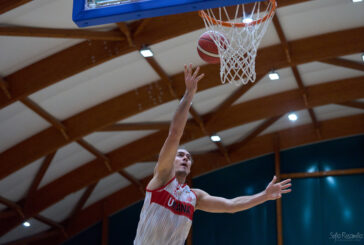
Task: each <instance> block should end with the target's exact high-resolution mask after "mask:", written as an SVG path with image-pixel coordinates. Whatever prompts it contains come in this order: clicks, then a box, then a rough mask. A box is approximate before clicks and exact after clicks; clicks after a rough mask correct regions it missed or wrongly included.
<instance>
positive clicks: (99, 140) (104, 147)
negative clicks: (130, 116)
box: [84, 130, 156, 153]
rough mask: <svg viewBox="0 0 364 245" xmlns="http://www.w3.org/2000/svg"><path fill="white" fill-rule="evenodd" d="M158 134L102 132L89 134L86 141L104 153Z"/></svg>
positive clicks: (140, 131) (145, 132)
mask: <svg viewBox="0 0 364 245" xmlns="http://www.w3.org/2000/svg"><path fill="white" fill-rule="evenodd" d="M154 132H156V130H137V131H121V132H116V131H114V132H100V133H92V134H89V135H88V136H87V137H85V138H84V139H85V140H86V141H87V142H89V143H90V144H91V145H93V146H95V147H96V148H97V149H98V150H99V151H101V152H103V153H109V152H111V151H113V150H115V149H116V148H119V147H121V146H124V145H127V144H129V143H131V142H133V141H135V140H138V139H140V138H142V137H145V136H147V135H149V134H152V133H154Z"/></svg>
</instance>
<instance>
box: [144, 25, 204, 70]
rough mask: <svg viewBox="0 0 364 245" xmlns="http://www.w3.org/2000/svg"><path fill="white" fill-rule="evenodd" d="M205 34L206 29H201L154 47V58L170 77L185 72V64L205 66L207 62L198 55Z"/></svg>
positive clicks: (152, 47)
mask: <svg viewBox="0 0 364 245" xmlns="http://www.w3.org/2000/svg"><path fill="white" fill-rule="evenodd" d="M201 21H202V20H201ZM204 32H205V29H199V30H197V31H193V32H191V33H188V34H185V35H181V36H178V37H175V38H172V39H169V40H167V41H164V42H161V43H157V44H155V45H152V46H151V49H152V51H153V52H154V58H155V59H156V61H157V62H158V63H159V65H160V66H161V67H162V68H163V69H164V71H165V72H166V73H167V74H168V75H170V76H171V75H174V74H177V73H180V72H183V70H184V65H185V64H193V65H194V66H198V65H204V64H205V62H204V61H203V60H202V59H201V58H200V56H199V55H198V53H197V42H198V39H199V37H200V35H201V34H202V33H204ZM186 57H188V58H186Z"/></svg>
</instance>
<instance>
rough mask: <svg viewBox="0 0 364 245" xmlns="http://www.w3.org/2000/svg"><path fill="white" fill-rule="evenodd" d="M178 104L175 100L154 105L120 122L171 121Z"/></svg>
mask: <svg viewBox="0 0 364 245" xmlns="http://www.w3.org/2000/svg"><path fill="white" fill-rule="evenodd" d="M178 104H179V101H177V100H173V101H170V102H168V103H164V104H162V105H159V106H156V107H153V108H152V109H150V110H147V111H144V112H142V113H139V114H136V115H134V116H131V117H128V118H126V119H124V120H121V121H119V123H133V122H164V121H171V120H172V118H173V115H174V112H175V111H176V109H177V107H178ZM189 118H191V115H189Z"/></svg>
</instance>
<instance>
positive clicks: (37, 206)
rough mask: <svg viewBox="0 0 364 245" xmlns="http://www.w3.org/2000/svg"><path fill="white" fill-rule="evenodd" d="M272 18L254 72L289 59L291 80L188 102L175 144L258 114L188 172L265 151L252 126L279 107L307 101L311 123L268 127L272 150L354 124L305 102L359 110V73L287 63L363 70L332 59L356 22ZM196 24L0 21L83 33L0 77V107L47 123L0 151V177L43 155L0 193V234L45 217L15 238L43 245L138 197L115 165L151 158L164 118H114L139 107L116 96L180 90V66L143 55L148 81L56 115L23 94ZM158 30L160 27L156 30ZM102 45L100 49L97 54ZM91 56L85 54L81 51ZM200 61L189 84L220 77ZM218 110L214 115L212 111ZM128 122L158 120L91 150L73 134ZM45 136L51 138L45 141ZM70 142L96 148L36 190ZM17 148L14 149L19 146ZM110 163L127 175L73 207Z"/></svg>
mask: <svg viewBox="0 0 364 245" xmlns="http://www.w3.org/2000/svg"><path fill="white" fill-rule="evenodd" d="M305 1H307V0H295V1H288V0H281V1H278V4H279V6H287V5H290V4H295V3H301V2H305ZM25 2H29V1H10V0H9V1H3V3H1V4H0V12H1V10H3V11H6V10H9V9H11V8H12V7H16V6H18V5H19V4H21V3H25ZM17 4H18V5H17ZM186 20H188V21H186ZM170 22H174V23H175V25H174V26H172V25H170V24H168V23H170ZM273 23H274V26H275V28H276V30H277V33H278V35H279V38H280V40H281V44H279V45H273V46H269V47H265V48H262V49H260V50H259V55H258V57H257V64H256V72H257V76H258V78H261V77H263V76H264V75H265V74H267V72H269V70H271V69H272V64H274V68H275V69H280V68H285V67H291V69H292V72H293V74H294V76H295V79H296V81H297V84H298V87H299V89H295V90H290V91H286V92H281V93H279V94H274V95H270V96H266V97H263V98H259V99H255V100H251V101H248V102H244V103H240V104H237V105H232V104H233V103H234V102H235V101H236V100H237V99H238V98H240V97H241V96H242V95H243V94H244V93H246V92H247V91H248V90H249V89H250V88H251V87H253V86H254V85H255V84H256V83H258V82H259V81H257V82H256V83H255V84H249V85H247V86H243V87H241V88H237V89H236V91H235V92H234V93H233V94H231V96H230V97H228V98H227V99H226V100H225V101H224V102H223V103H221V104H220V106H218V107H217V108H216V109H215V110H214V111H213V112H212V113H209V114H206V115H199V114H198V113H197V112H196V110H195V109H194V108H192V110H191V114H192V115H193V119H191V120H189V122H188V124H187V127H186V131H185V134H184V137H183V139H182V141H183V142H184V143H186V142H189V141H192V140H195V139H198V138H200V137H203V136H206V135H210V134H211V133H212V132H218V131H222V130H225V129H229V128H233V127H236V126H239V125H242V124H245V123H249V122H253V121H257V120H261V119H265V121H264V122H263V123H262V124H261V125H260V126H258V127H257V128H256V130H255V131H254V132H252V133H251V134H250V135H248V137H246V138H244V139H242V140H241V141H240V142H238V143H235V144H233V145H230V146H223V145H221V144H219V145H218V149H219V150H216V151H212V152H207V153H204V154H199V155H195V156H194V159H195V164H194V168H193V170H192V173H193V176H198V175H201V174H204V173H207V172H209V171H212V170H215V169H218V168H221V167H224V166H227V165H229V164H231V163H235V162H239V161H243V160H246V159H249V158H252V157H256V156H260V155H264V154H268V153H271V152H273V151H274V149H273V143H272V142H273V136H274V135H273V134H266V135H263V136H258V135H259V134H260V133H261V132H262V131H263V130H264V129H266V128H267V127H268V126H270V125H271V124H273V123H274V122H275V121H276V120H278V119H279V117H281V116H282V115H283V114H285V113H287V112H289V111H293V110H302V109H307V110H308V111H309V114H310V117H311V119H312V124H310V125H303V126H299V127H296V128H293V129H287V130H283V131H279V132H277V133H276V134H279V136H280V139H281V147H280V148H281V149H282V150H283V149H287V148H291V147H294V146H299V145H303V144H308V143H312V142H317V141H321V140H328V139H333V138H337V137H344V136H348V135H355V134H362V133H364V115H363V114H360V115H355V116H349V117H343V118H337V119H332V120H327V121H322V122H318V121H317V119H316V116H315V114H314V112H313V110H312V108H314V107H317V106H322V105H327V104H342V105H346V106H351V107H356V108H361V109H364V105H363V103H360V102H355V100H357V99H360V98H363V97H364V76H359V77H354V78H348V79H343V80H337V81H330V82H325V83H321V84H318V85H313V86H309V87H305V86H304V85H303V83H302V79H301V77H300V74H299V72H298V70H297V65H300V64H304V63H308V62H313V61H320V62H325V63H329V64H334V65H337V66H343V67H349V68H351V69H356V70H360V71H364V65H363V64H360V63H356V62H352V61H348V60H343V59H340V58H337V57H340V56H344V55H349V54H353V53H358V52H361V51H362V50H363V48H364V46H363V43H364V27H358V28H354V29H349V30H341V31H337V32H332V33H328V34H322V35H317V36H311V37H305V38H303V39H299V40H294V41H287V40H286V37H285V35H284V32H283V30H282V28H281V26H280V23H279V20H278V18H277V17H275V18H274V20H273ZM202 27H203V23H202V22H201V20H200V18H199V17H198V16H197V15H196V14H195V13H186V14H183V15H176V16H165V17H159V18H155V19H153V20H142V21H137V22H133V23H131V24H129V25H126V24H123V23H120V24H118V29H116V30H112V31H108V32H104V33H102V34H100V33H93V32H92V31H84V30H82V31H81V30H80V31H77V30H54V29H46V28H43V29H42V28H34V29H32V28H23V27H0V35H17V36H29V35H30V36H46V37H70V38H80V37H83V38H85V39H89V40H88V41H85V42H82V43H80V44H77V45H75V46H73V47H70V48H67V49H65V50H62V51H60V52H58V53H56V54H54V55H51V56H49V57H47V58H45V59H43V60H41V61H39V62H36V63H34V64H32V65H30V66H28V67H25V68H23V69H21V70H19V71H17V72H15V73H13V74H10V75H8V76H6V77H4V78H2V79H1V82H0V85H1V89H2V91H3V93H0V108H4V107H6V106H7V105H10V104H11V103H13V102H15V101H21V102H22V103H23V104H25V105H26V106H27V107H29V108H30V109H31V110H33V111H35V112H36V113H38V114H39V115H40V116H42V117H43V118H44V119H46V120H47V121H48V122H50V123H51V125H52V127H50V128H47V129H45V130H43V131H42V132H40V133H38V134H36V135H34V136H32V137H30V138H28V139H26V140H24V141H22V142H21V143H19V144H17V145H15V146H13V147H11V148H10V149H8V150H6V151H5V152H3V153H1V154H0V162H1V165H0V179H3V178H5V177H6V176H8V175H10V174H12V173H14V172H15V171H17V170H19V169H21V168H23V167H25V166H27V165H28V164H30V163H32V162H33V161H35V160H37V159H39V158H41V157H43V156H47V157H46V160H45V161H44V163H43V165H42V168H41V170H40V171H39V173H38V175H37V177H36V178H35V179H34V181H33V183H32V186H31V187H30V190H29V192H28V195H27V197H26V198H24V199H22V200H21V201H19V202H18V203H12V202H9V201H8V200H6V199H2V200H0V201H1V202H2V203H6V205H8V206H9V209H7V210H5V211H3V212H1V213H0V219H1V222H0V235H3V234H5V233H7V232H8V231H10V230H11V229H13V228H14V227H16V226H17V225H19V224H21V223H22V222H23V221H24V220H26V219H28V218H31V217H35V218H37V219H39V220H42V221H43V222H46V223H48V224H50V225H51V226H53V227H55V229H52V230H50V231H46V232H43V233H40V234H38V235H36V236H33V237H31V238H26V239H23V240H20V241H18V244H24V243H26V242H36V243H37V244H41V243H42V242H43V243H44V244H47V243H48V244H49V242H50V241H52V243H55V242H56V241H62V240H64V239H65V238H66V237H67V236H72V235H74V234H77V233H78V232H80V231H81V230H83V229H85V228H86V227H88V226H90V225H92V224H94V223H95V222H97V221H99V220H101V219H102V218H103V217H104V216H105V215H110V214H112V213H114V212H116V211H118V210H121V209H123V208H125V207H127V206H128V205H130V204H132V203H134V202H136V201H138V200H141V199H142V198H143V195H142V193H141V192H140V190H141V189H143V186H145V184H146V183H147V181H148V179H149V177H147V178H145V179H143V180H136V179H134V178H133V177H132V176H130V175H128V174H127V173H126V172H125V171H124V170H123V169H124V168H126V167H127V166H129V165H131V164H133V163H135V162H138V161H143V160H148V159H155V156H156V154H158V152H159V150H160V147H161V145H162V143H163V141H164V139H165V136H166V134H167V130H168V123H139V124H121V125H114V124H115V123H116V122H118V121H120V120H122V119H124V118H127V117H130V116H132V115H135V114H138V113H140V112H141V111H140V108H139V107H138V106H137V104H133V103H125V101H127V102H130V101H138V103H139V104H141V105H142V108H143V110H148V109H151V108H153V107H155V106H158V105H161V104H163V103H166V102H169V101H172V100H175V99H176V98H179V97H181V95H182V94H183V90H184V87H183V74H182V73H180V74H176V75H174V76H172V77H169V76H168V75H167V74H166V73H165V72H164V71H163V69H162V68H161V67H160V66H159V64H158V63H157V62H156V60H154V59H153V58H147V59H146V60H147V62H148V63H149V64H150V65H151V67H152V68H153V69H154V70H155V71H156V72H157V73H158V75H159V76H160V80H158V81H154V82H153V81H151V83H150V84H148V85H145V86H142V87H139V88H138V89H136V90H133V91H130V92H126V93H124V94H121V95H119V96H118V97H115V98H112V99H110V100H107V101H105V102H103V103H101V104H98V105H96V106H94V107H92V108H89V109H87V110H85V111H82V112H80V113H78V114H76V115H74V116H72V117H70V118H67V119H65V120H63V121H59V120H57V119H56V118H54V117H52V116H51V115H49V114H48V113H47V112H46V111H44V110H43V109H42V108H40V107H39V106H38V105H37V104H35V103H34V102H33V101H31V100H30V99H29V98H27V96H29V95H30V94H32V93H34V92H36V91H39V90H41V89H43V88H45V87H47V86H50V85H52V84H54V83H57V82H60V81H62V80H63V79H65V78H67V77H69V76H72V75H75V74H77V73H79V72H81V71H84V70H85V69H89V68H91V67H94V66H96V65H99V64H101V63H103V62H106V61H109V60H111V59H113V58H115V57H118V56H121V55H124V54H126V53H129V52H132V51H135V50H136V49H138V48H139V47H141V45H142V44H143V43H148V44H154V43H158V42H161V41H164V40H167V39H170V38H172V37H176V36H179V35H182V34H185V33H188V32H191V31H193V30H197V29H200V28H202ZM161 29H162V30H163V32H159V31H158V30H161ZM101 40H102V41H101ZM105 40H108V41H105ZM110 40H113V41H110ZM115 40H118V41H115ZM323 44H325V45H323ZM90 47H91V48H90ZM105 49H107V50H109V51H110V52H108V53H105V52H104V50H105ZM75 57H76V58H75ZM91 57H93V58H92V59H91ZM71 61H72V62H71ZM201 69H202V71H203V72H204V73H205V74H206V76H205V77H206V78H205V82H204V83H201V85H200V87H199V91H203V90H206V89H209V88H212V87H215V86H219V85H220V81H219V80H218V77H219V76H218V70H217V67H216V66H213V65H205V66H203V67H202V68H201ZM25 78H26V79H25ZM257 80H259V79H257ZM29 84H31V86H29ZM150 88H152V94H153V93H157V88H158V91H159V90H161V91H163V96H162V98H161V100H160V101H158V103H157V104H153V103H150V97H149V94H150ZM136 91H137V93H136ZM222 117H223V118H224V120H218V119H219V118H222ZM85 122H87V123H85ZM131 129H134V130H135V129H158V130H159V131H158V132H157V133H154V134H151V135H148V136H146V137H144V138H142V139H139V140H137V141H134V142H132V143H130V144H128V145H125V146H122V147H120V148H118V149H116V150H114V151H112V152H109V153H107V154H103V153H101V152H100V151H98V150H97V149H95V148H93V147H92V146H91V145H89V144H88V143H87V142H86V141H84V140H83V139H82V137H84V136H86V135H88V134H90V133H92V132H95V131H101V130H131ZM49 139H52V140H51V141H49ZM74 141H76V142H77V143H78V144H80V145H81V146H82V147H84V148H85V149H87V150H88V151H90V152H91V153H92V154H94V155H96V156H97V159H95V160H93V161H91V162H88V163H85V164H84V165H82V166H81V167H79V168H77V169H75V170H73V171H71V172H69V173H67V174H66V175H64V176H61V177H60V178H58V179H56V180H54V181H53V182H51V183H49V184H47V185H45V186H44V187H42V188H40V189H38V188H37V187H38V185H39V183H40V181H41V179H42V177H43V175H44V173H45V171H46V169H47V167H48V166H49V164H50V163H51V161H52V158H53V156H54V153H55V152H56V151H57V149H59V148H61V147H63V146H65V145H67V144H69V143H71V142H74ZM20 152H21V153H22V154H19V153H20ZM114 172H119V173H120V174H121V175H123V176H124V177H126V178H127V179H128V180H129V181H130V182H131V183H132V184H131V185H130V186H128V187H126V188H123V189H122V190H120V191H118V192H116V193H114V194H112V195H110V196H108V197H106V198H104V199H103V200H101V201H98V202H97V203H95V204H93V205H91V206H89V207H87V208H86V209H84V210H81V209H82V206H83V204H84V203H85V202H86V200H87V198H88V196H89V195H90V194H91V192H92V190H93V189H94V188H95V185H96V184H97V182H98V181H99V180H100V179H102V178H103V177H105V176H108V175H110V174H111V173H114ZM85 173H86V174H85ZM84 187H88V189H87V191H86V192H85V194H84V196H83V197H82V198H81V200H80V202H79V203H78V205H77V206H76V207H75V210H74V212H73V213H72V216H71V217H69V218H68V219H67V220H66V221H64V222H63V223H62V224H57V223H55V222H52V221H51V220H49V219H47V218H45V217H42V216H40V215H39V212H41V211H42V210H44V209H46V208H47V207H49V206H51V205H52V204H54V203H56V202H58V201H60V200H62V199H63V198H64V197H66V196H67V195H69V194H71V193H73V192H76V191H77V190H80V189H82V188H84ZM125 197H127V198H125ZM27 239H28V240H27Z"/></svg>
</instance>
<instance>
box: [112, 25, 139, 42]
mask: <svg viewBox="0 0 364 245" xmlns="http://www.w3.org/2000/svg"><path fill="white" fill-rule="evenodd" d="M116 25H117V26H118V28H119V30H120V31H121V32H122V33H123V34H124V35H125V37H126V40H128V43H129V46H130V47H135V44H134V42H133V39H132V34H131V32H130V30H129V27H128V25H127V24H126V23H125V22H119V23H116Z"/></svg>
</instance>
